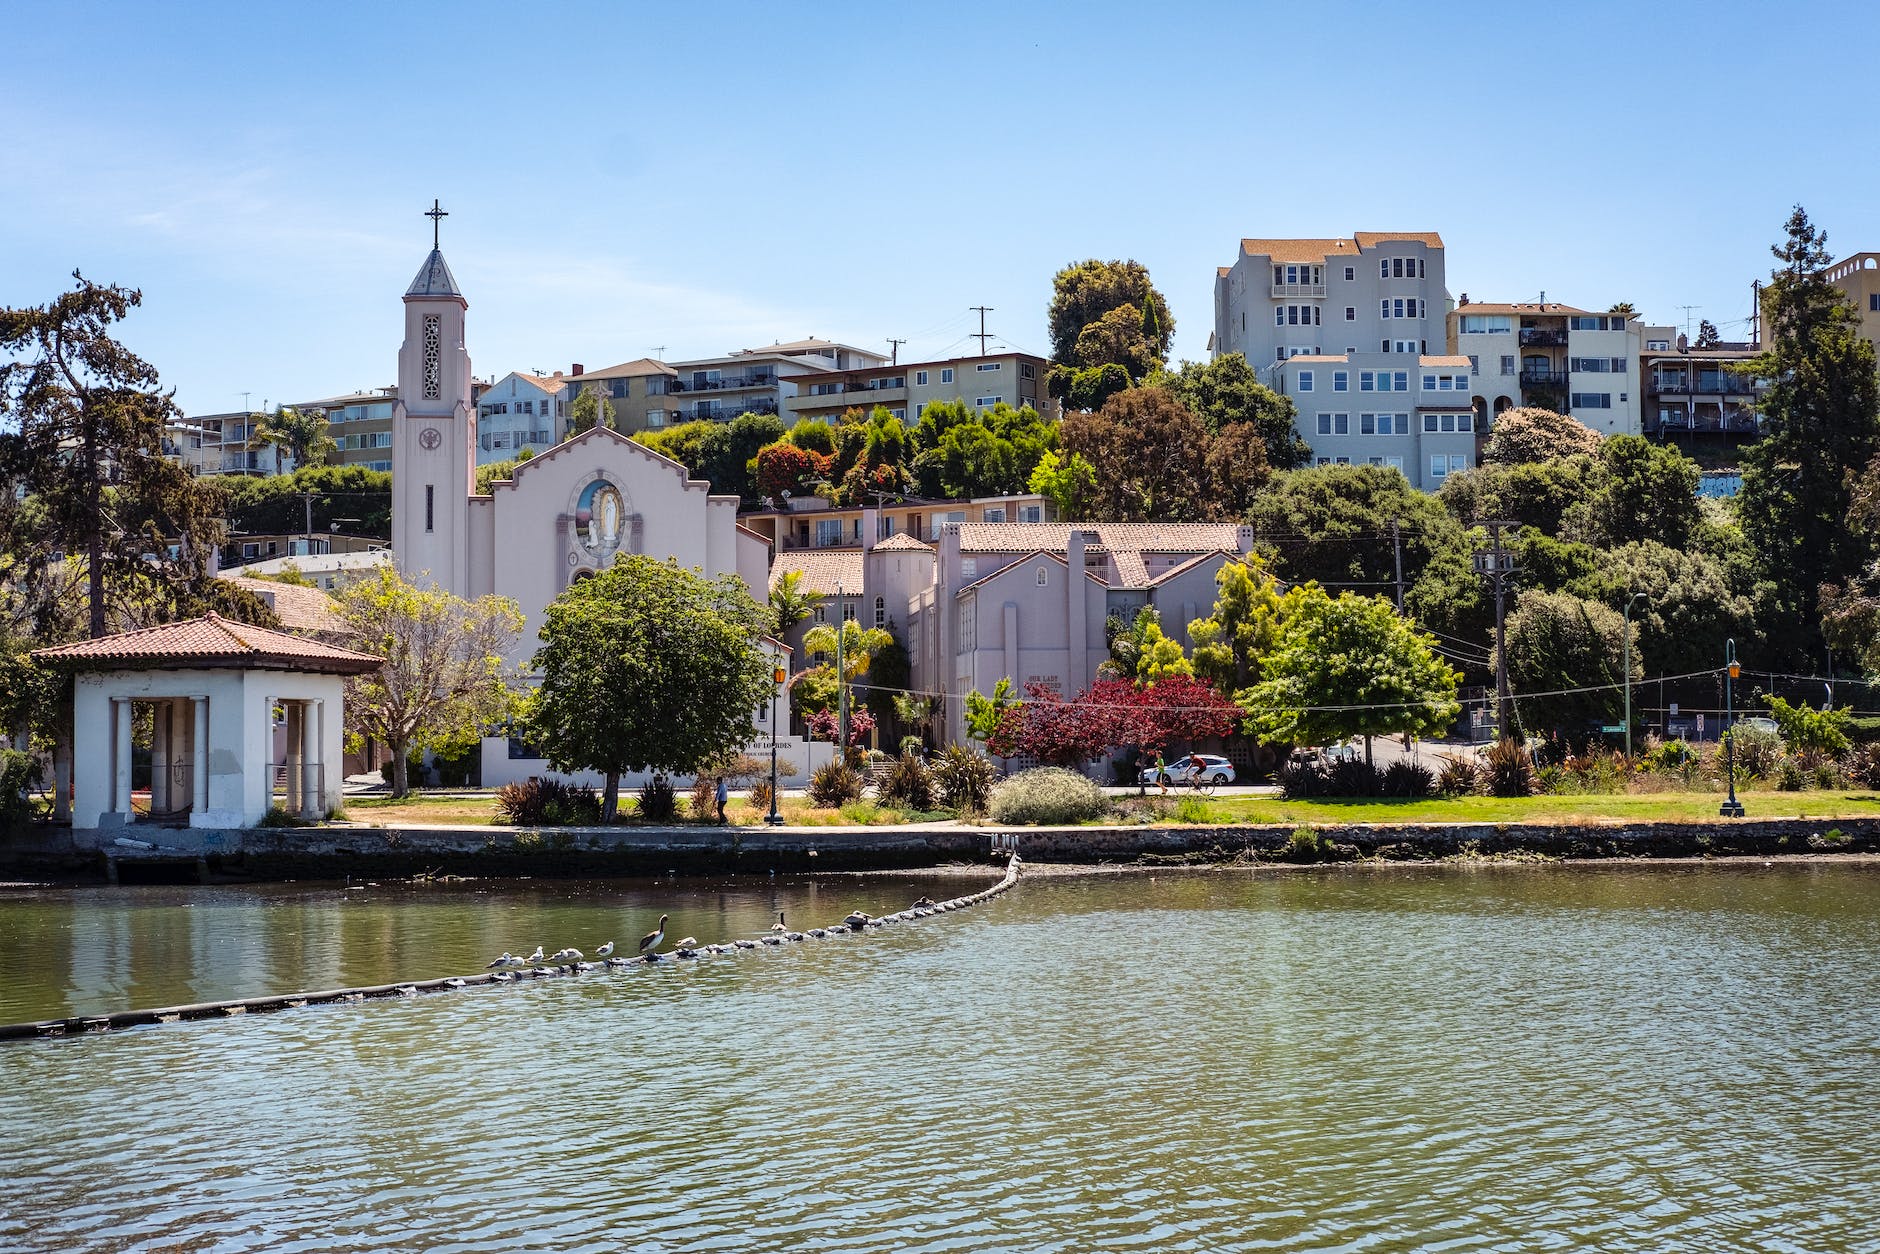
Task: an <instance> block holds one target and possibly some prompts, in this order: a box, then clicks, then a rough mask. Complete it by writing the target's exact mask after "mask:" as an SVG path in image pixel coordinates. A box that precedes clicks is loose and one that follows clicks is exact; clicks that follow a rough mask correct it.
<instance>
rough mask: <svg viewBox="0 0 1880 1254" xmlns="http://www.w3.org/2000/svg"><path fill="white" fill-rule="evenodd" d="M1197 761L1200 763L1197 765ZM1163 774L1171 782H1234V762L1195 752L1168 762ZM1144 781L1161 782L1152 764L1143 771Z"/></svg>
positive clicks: (1149, 782)
mask: <svg viewBox="0 0 1880 1254" xmlns="http://www.w3.org/2000/svg"><path fill="white" fill-rule="evenodd" d="M1197 761H1198V762H1199V765H1197V764H1196V763H1197ZM1162 774H1163V775H1164V776H1165V777H1166V778H1167V779H1168V782H1169V783H1171V784H1194V783H1196V782H1199V783H1203V784H1231V783H1233V782H1234V764H1233V763H1232V762H1229V761H1228V760H1227V759H1226V758H1222V757H1216V756H1215V755H1214V754H1211V753H1194V754H1190V755H1188V756H1187V757H1185V758H1177V759H1175V760H1174V761H1173V762H1169V763H1166V764H1165V765H1164V767H1163V770H1162ZM1142 782H1143V783H1145V784H1154V783H1158V782H1160V781H1159V780H1158V779H1157V777H1156V769H1155V768H1154V767H1153V766H1152V767H1149V768H1148V769H1146V770H1145V771H1143V773H1142Z"/></svg>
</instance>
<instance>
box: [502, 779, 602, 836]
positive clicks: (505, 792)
mask: <svg viewBox="0 0 1880 1254" xmlns="http://www.w3.org/2000/svg"><path fill="white" fill-rule="evenodd" d="M496 814H497V816H498V817H499V818H501V819H502V820H503V821H504V822H506V823H508V824H510V825H511V826H514V827H568V826H571V825H582V824H588V823H598V822H600V817H601V799H600V796H599V794H597V793H596V792H595V791H594V790H593V789H592V788H577V787H575V786H574V785H572V784H569V783H567V782H566V781H564V780H559V779H543V778H542V777H541V776H539V775H537V776H531V777H530V778H528V779H525V780H522V781H521V782H519V783H515V784H504V785H503V786H502V787H501V788H499V789H497V790H496Z"/></svg>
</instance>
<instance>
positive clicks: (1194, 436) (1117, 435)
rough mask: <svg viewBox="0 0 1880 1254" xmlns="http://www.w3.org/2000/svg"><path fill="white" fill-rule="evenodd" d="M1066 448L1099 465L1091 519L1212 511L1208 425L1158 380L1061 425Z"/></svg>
mask: <svg viewBox="0 0 1880 1254" xmlns="http://www.w3.org/2000/svg"><path fill="white" fill-rule="evenodd" d="M1059 439H1060V441H1061V445H1062V448H1061V451H1062V453H1063V454H1064V455H1065V456H1076V457H1081V458H1083V459H1084V461H1085V462H1086V463H1088V464H1089V465H1091V466H1101V467H1102V468H1103V473H1102V474H1100V475H1099V476H1098V477H1097V481H1096V483H1095V485H1094V486H1093V488H1092V490H1091V500H1090V518H1089V521H1093V522H1195V521H1199V520H1202V519H1206V518H1211V517H1214V516H1215V515H1216V513H1217V509H1216V504H1217V503H1216V500H1215V497H1214V494H1213V492H1212V491H1211V490H1210V487H1211V485H1210V483H1209V477H1210V476H1209V470H1208V465H1207V452H1208V442H1209V438H1208V430H1207V428H1206V427H1204V426H1203V425H1202V423H1201V420H1200V419H1199V418H1196V417H1195V416H1194V415H1193V414H1191V413H1189V412H1188V410H1187V409H1186V408H1185V407H1184V406H1183V405H1182V404H1181V402H1180V401H1177V400H1176V399H1175V398H1174V397H1173V396H1171V395H1170V394H1169V393H1168V392H1167V391H1165V390H1163V389H1162V388H1131V389H1130V390H1129V391H1127V392H1122V393H1119V394H1118V395H1116V396H1113V397H1111V398H1110V400H1109V402H1108V403H1107V404H1106V405H1104V407H1103V408H1102V409H1101V410H1100V411H1098V412H1097V413H1094V414H1086V413H1070V414H1066V415H1065V416H1064V421H1063V423H1062V424H1061V426H1060V428H1059Z"/></svg>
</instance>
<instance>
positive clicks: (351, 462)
mask: <svg viewBox="0 0 1880 1254" xmlns="http://www.w3.org/2000/svg"><path fill="white" fill-rule="evenodd" d="M397 402H398V389H397V388H395V387H385V388H374V389H372V390H370V391H366V392H348V393H346V394H345V395H344V396H329V397H327V398H326V399H325V400H318V401H303V402H301V403H300V404H297V405H295V406H293V408H295V409H298V410H303V411H305V410H313V411H317V412H319V413H322V414H325V415H326V421H327V434H328V435H330V436H332V437H333V442H334V443H335V444H337V445H338V446H339V447H338V449H337V450H336V451H335V452H334V453H333V455H332V456H330V457H329V458H327V463H328V464H329V465H333V466H365V467H366V468H368V469H370V470H390V469H391V468H392V407H393V406H394V405H395V404H397Z"/></svg>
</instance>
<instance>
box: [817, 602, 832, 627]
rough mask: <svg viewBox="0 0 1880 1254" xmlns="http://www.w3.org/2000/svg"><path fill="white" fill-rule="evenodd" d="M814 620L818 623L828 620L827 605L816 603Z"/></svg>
mask: <svg viewBox="0 0 1880 1254" xmlns="http://www.w3.org/2000/svg"><path fill="white" fill-rule="evenodd" d="M816 621H817V622H819V623H826V622H828V621H829V609H828V607H827V606H823V605H818V606H817V607H816Z"/></svg>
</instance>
